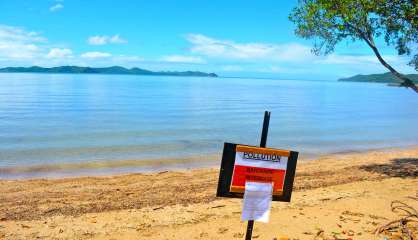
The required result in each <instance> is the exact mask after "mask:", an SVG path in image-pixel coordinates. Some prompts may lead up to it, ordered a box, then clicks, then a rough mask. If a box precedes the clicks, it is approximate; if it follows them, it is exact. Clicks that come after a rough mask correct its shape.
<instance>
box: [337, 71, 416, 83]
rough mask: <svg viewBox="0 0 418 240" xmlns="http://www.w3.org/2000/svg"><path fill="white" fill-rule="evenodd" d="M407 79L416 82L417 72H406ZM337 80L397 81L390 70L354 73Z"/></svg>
mask: <svg viewBox="0 0 418 240" xmlns="http://www.w3.org/2000/svg"><path fill="white" fill-rule="evenodd" d="M405 76H407V77H408V78H409V79H411V80H412V81H413V82H414V83H415V84H418V74H406V75H405ZM338 81H343V82H376V83H389V84H397V83H399V81H398V80H396V77H395V76H393V75H392V74H391V73H390V72H387V73H382V74H369V75H360V74H359V75H355V76H352V77H348V78H340V79H338Z"/></svg>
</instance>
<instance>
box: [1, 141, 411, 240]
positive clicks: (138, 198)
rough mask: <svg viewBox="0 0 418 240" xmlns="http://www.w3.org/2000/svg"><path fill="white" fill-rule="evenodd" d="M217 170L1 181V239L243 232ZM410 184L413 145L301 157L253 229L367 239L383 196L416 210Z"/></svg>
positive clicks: (262, 234) (236, 205)
mask: <svg viewBox="0 0 418 240" xmlns="http://www.w3.org/2000/svg"><path fill="white" fill-rule="evenodd" d="M218 171H219V170H218V168H203V169H194V170H181V171H163V172H158V173H133V174H123V175H111V176H100V177H92V176H87V177H77V178H60V179H29V180H0V192H1V193H3V194H1V195H0V239H1V237H4V238H5V239H36V238H48V239H49V238H56V239H138V238H141V239H161V240H162V239H194V238H198V239H234V238H242V237H243V234H244V233H245V223H243V222H241V221H240V213H241V201H242V200H240V199H229V198H217V197H216V196H215V195H216V186H217V181H218ZM417 186H418V146H416V147H414V148H410V149H406V150H399V149H398V150H381V151H369V152H366V153H351V154H335V155H327V156H323V157H320V158H318V159H316V160H311V161H301V162H299V163H298V166H297V171H296V178H295V185H294V191H293V196H292V202H291V203H279V202H274V203H273V204H272V210H271V217H270V222H269V223H268V224H262V223H257V224H256V228H255V229H254V235H258V236H259V239H273V238H274V237H277V238H278V239H279V237H280V236H287V237H289V238H290V239H294V238H297V239H313V238H314V237H315V236H316V235H317V234H321V235H324V236H332V235H333V234H335V233H336V232H338V234H340V235H339V237H341V239H348V238H349V237H350V236H349V235H347V234H346V233H347V232H348V233H349V234H351V233H353V234H355V237H354V239H374V234H373V233H372V231H373V230H374V229H375V228H376V227H377V226H378V225H380V224H383V223H385V222H387V221H388V220H392V219H394V218H396V217H397V215H396V213H393V212H391V210H390V203H391V201H395V200H399V201H403V202H407V203H408V204H411V206H414V207H415V208H416V209H418V201H413V200H411V199H409V197H416V196H417V194H418V189H417ZM408 199H409V200H408ZM340 226H341V227H340ZM417 229H418V226H417ZM348 230H350V231H348ZM417 231H418V230H417ZM344 232H345V233H344ZM185 234H186V235H185ZM185 236H187V237H185ZM343 236H345V238H343ZM317 239H334V238H325V237H324V238H317ZM376 239H381V238H376Z"/></svg>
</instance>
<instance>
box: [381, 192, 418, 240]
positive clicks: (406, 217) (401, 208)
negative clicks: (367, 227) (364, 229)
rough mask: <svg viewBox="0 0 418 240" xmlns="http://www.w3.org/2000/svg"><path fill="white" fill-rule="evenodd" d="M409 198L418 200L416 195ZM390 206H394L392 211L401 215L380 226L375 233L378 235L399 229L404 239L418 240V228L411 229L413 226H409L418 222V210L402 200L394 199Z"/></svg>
mask: <svg viewBox="0 0 418 240" xmlns="http://www.w3.org/2000/svg"><path fill="white" fill-rule="evenodd" d="M409 198H410V199H413V200H416V201H418V198H416V197H409ZM390 206H391V208H392V212H397V213H400V215H401V217H400V218H399V219H396V220H393V221H389V222H388V223H385V224H383V225H381V226H379V227H378V228H376V229H375V230H374V234H376V235H378V234H382V233H387V232H389V231H396V230H397V231H398V232H400V233H401V235H402V236H401V237H402V239H408V240H418V238H417V235H416V231H417V228H414V229H411V227H410V226H408V223H409V224H410V223H414V222H416V223H418V211H417V210H416V209H415V208H413V207H412V206H410V205H408V204H406V203H403V202H401V201H392V203H391V204H390ZM417 225H418V224H417Z"/></svg>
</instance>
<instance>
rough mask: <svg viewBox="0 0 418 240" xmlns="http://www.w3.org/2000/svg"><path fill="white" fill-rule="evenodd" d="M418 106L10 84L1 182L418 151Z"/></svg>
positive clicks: (298, 91) (174, 88)
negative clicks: (232, 149)
mask: <svg viewBox="0 0 418 240" xmlns="http://www.w3.org/2000/svg"><path fill="white" fill-rule="evenodd" d="M417 106H418V98H416V96H415V93H413V92H412V91H410V90H407V89H404V88H394V87H388V86H386V85H385V84H376V83H355V82H338V81H330V80H324V81H313V80H278V79H265V78H256V79H253V78H231V77H227V78H223V77H218V78H207V77H166V76H140V75H134V76H131V75H96V74H32V73H24V74H22V73H7V74H6V73H3V74H0V179H10V178H31V177H54V176H58V177H59V176H78V175H89V174H112V173H131V172H141V171H155V170H164V169H172V168H179V169H183V168H195V167H204V166H217V165H218V164H219V162H220V158H221V152H222V147H223V143H224V142H233V143H241V144H248V145H258V144H259V140H260V134H261V125H262V120H263V113H264V111H266V110H267V111H271V112H272V115H271V121H270V129H269V135H268V140H267V146H268V147H273V148H279V149H291V150H294V151H298V152H300V157H301V158H302V159H312V158H315V157H318V156H320V155H324V154H331V153H338V152H352V151H367V150H373V149H382V148H402V147H409V146H416V145H418V129H417V128H415V127H414V126H415V125H416V123H417V122H418V111H417V109H418V107H417Z"/></svg>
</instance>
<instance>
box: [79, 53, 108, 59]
mask: <svg viewBox="0 0 418 240" xmlns="http://www.w3.org/2000/svg"><path fill="white" fill-rule="evenodd" d="M111 56H112V55H111V54H110V53H105V52H86V53H83V54H81V57H82V58H90V59H96V58H108V57H111Z"/></svg>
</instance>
